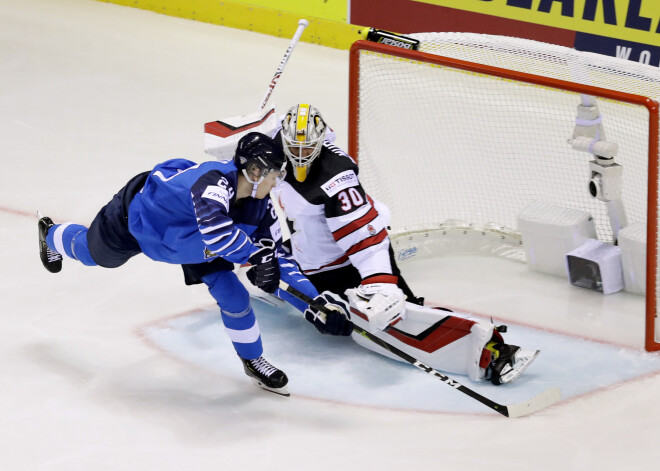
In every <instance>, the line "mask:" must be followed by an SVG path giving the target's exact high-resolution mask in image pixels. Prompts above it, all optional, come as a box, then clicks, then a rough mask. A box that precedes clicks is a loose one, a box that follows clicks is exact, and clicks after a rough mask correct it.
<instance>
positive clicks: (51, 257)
mask: <svg viewBox="0 0 660 471" xmlns="http://www.w3.org/2000/svg"><path fill="white" fill-rule="evenodd" d="M37 216H38V217H39V222H38V223H37V225H38V228H39V257H40V258H41V263H43V264H44V267H46V270H48V271H49V272H51V273H57V272H59V271H60V270H61V269H62V256H61V255H60V254H59V253H57V252H55V251H54V250H51V249H50V248H48V244H47V243H46V234H48V229H50V228H51V227H53V226H54V225H55V224H54V223H53V221H52V219H51V218H49V217H42V216H41V213H39V212H37Z"/></svg>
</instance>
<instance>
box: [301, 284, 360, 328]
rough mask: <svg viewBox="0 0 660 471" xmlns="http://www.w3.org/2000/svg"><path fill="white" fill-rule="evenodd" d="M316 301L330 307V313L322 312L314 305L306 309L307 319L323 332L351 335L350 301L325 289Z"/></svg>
mask: <svg viewBox="0 0 660 471" xmlns="http://www.w3.org/2000/svg"><path fill="white" fill-rule="evenodd" d="M314 302H315V303H317V304H322V305H324V306H325V307H326V308H328V309H330V311H331V312H330V313H327V314H326V313H322V312H321V311H319V310H317V309H316V308H314V307H313V306H309V307H308V308H307V309H306V310H305V319H307V320H308V321H309V322H311V323H312V324H314V327H316V329H317V330H318V331H319V332H321V333H322V334H330V335H343V336H347V335H351V332H353V323H352V322H351V321H350V320H349V317H350V315H349V313H348V312H349V307H348V303H347V302H346V301H344V300H343V299H342V298H341V297H340V296H339V295H337V294H335V293H331V292H330V291H324V292H323V293H321V294H319V295H318V296H317V297H315V298H314Z"/></svg>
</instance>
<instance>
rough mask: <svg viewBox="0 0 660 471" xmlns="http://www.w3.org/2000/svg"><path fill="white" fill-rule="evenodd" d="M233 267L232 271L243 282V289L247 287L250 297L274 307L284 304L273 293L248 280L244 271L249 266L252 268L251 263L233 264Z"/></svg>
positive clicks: (284, 303)
mask: <svg viewBox="0 0 660 471" xmlns="http://www.w3.org/2000/svg"><path fill="white" fill-rule="evenodd" d="M234 267H235V268H234V272H235V273H236V276H238V280H239V281H240V282H241V283H242V284H243V286H245V289H247V291H248V293H249V294H250V297H251V298H252V299H257V300H259V301H262V302H264V303H266V304H270V305H271V306H274V307H283V306H285V305H286V302H285V301H283V300H281V299H280V298H278V297H277V296H275V295H273V294H270V293H266V292H265V291H264V290H262V289H261V288H257V287H256V286H254V285H253V284H252V283H251V282H250V280H248V277H247V274H246V273H247V271H248V270H249V269H250V268H252V266H251V265H247V266H240V265H234Z"/></svg>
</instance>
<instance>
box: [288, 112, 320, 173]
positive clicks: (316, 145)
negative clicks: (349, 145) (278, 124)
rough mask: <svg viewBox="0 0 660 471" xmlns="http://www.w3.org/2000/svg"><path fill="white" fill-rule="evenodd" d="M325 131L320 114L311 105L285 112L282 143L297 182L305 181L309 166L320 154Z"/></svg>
mask: <svg viewBox="0 0 660 471" xmlns="http://www.w3.org/2000/svg"><path fill="white" fill-rule="evenodd" d="M326 129H327V126H326V124H325V121H324V120H323V117H322V116H321V113H320V112H319V110H318V109H316V108H315V107H314V106H312V105H309V104H298V105H295V106H292V107H291V108H289V110H288V111H287V112H286V115H285V116H284V119H283V120H282V143H283V146H284V153H285V154H286V156H287V157H288V158H289V160H290V161H291V164H292V165H293V171H294V176H295V177H296V180H298V181H299V182H303V181H305V179H306V178H307V174H308V173H309V167H310V165H311V164H312V162H313V161H314V159H315V158H316V157H318V156H319V154H320V153H321V147H322V146H323V141H324V140H325V133H326Z"/></svg>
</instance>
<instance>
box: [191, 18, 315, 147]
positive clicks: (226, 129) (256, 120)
mask: <svg viewBox="0 0 660 471" xmlns="http://www.w3.org/2000/svg"><path fill="white" fill-rule="evenodd" d="M308 25H309V22H308V21H307V20H305V19H301V20H298V28H297V29H296V32H295V34H294V35H293V38H291V42H290V43H289V47H287V49H286V52H285V53H284V57H282V60H281V61H280V64H279V66H278V67H277V70H276V71H275V75H273V78H272V79H271V81H270V82H269V83H268V87H267V88H266V94H265V95H264V98H263V99H262V100H261V104H260V105H259V109H258V110H257V111H255V112H253V113H249V114H245V115H240V116H232V117H231V118H225V119H222V120H218V121H211V122H209V123H206V124H204V149H205V151H206V153H208V154H210V155H212V156H214V157H215V158H217V159H218V160H231V159H232V158H233V156H234V150H235V148H236V144H238V141H239V140H240V139H241V138H242V137H243V136H244V135H246V134H247V133H248V132H250V131H258V132H263V133H264V134H270V133H272V132H273V131H274V130H275V128H276V127H277V120H276V116H275V106H274V105H271V106H270V107H269V108H266V104H267V103H268V100H269V99H270V96H271V94H272V93H273V90H274V89H275V85H277V82H278V81H279V79H280V77H281V76H282V73H283V72H284V67H285V66H286V64H287V62H289V58H290V57H291V54H292V53H293V49H294V48H295V47H296V44H298V42H299V41H300V37H301V36H302V34H303V31H305V28H306V27H307V26H308Z"/></svg>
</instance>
